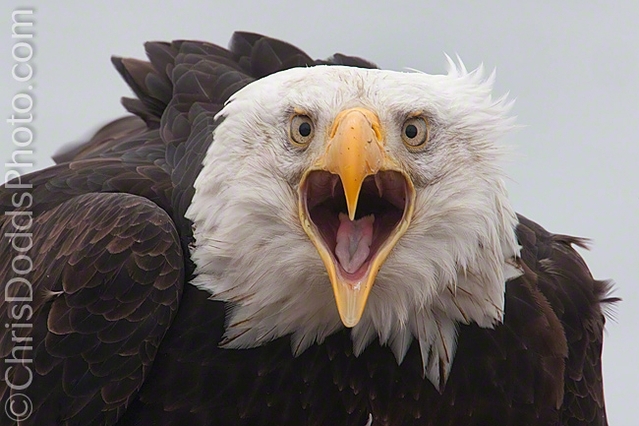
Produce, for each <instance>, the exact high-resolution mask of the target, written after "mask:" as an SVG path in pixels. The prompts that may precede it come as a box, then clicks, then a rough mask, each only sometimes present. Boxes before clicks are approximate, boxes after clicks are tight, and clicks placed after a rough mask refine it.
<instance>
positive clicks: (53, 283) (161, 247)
mask: <svg viewBox="0 0 639 426" xmlns="http://www.w3.org/2000/svg"><path fill="white" fill-rule="evenodd" d="M1 224H2V226H1V229H0V230H1V231H2V233H3V234H5V233H9V232H15V229H14V228H15V224H14V223H12V221H11V220H9V218H8V216H4V217H3V219H2V222H1ZM29 232H30V233H32V235H33V237H32V238H33V239H32V241H33V247H32V248H31V249H30V250H29V256H30V258H31V259H32V262H33V268H32V273H30V274H29V275H28V279H29V282H30V283H32V294H33V298H32V300H29V301H26V302H21V303H17V302H14V303H12V302H11V299H5V298H3V301H2V303H1V304H0V318H1V320H2V323H3V324H4V323H7V324H18V323H20V322H23V323H29V324H32V327H33V329H32V330H30V332H29V333H27V334H26V335H27V336H28V337H29V338H30V339H31V340H30V341H31V342H32V350H29V351H24V352H23V353H22V354H21V355H23V356H24V357H25V358H26V359H30V360H32V362H31V363H28V364H25V365H26V367H28V368H31V369H32V370H31V371H33V374H34V375H33V379H32V385H31V386H29V387H27V388H26V389H25V390H23V391H19V390H11V389H10V388H9V387H8V386H7V383H5V382H2V383H0V395H2V404H3V406H4V403H5V402H6V401H7V399H8V398H9V397H10V396H11V395H13V394H15V393H17V392H23V393H25V394H26V395H27V396H28V397H29V398H30V399H31V401H33V403H34V408H35V412H34V414H33V415H32V416H31V417H30V418H29V419H28V420H27V421H26V422H25V423H21V424H25V425H26V424H31V425H49V424H65V425H67V424H69V425H79V424H83V425H89V424H114V423H115V421H116V420H117V418H118V417H119V416H121V415H122V413H123V412H124V411H125V409H126V406H127V405H128V404H129V402H130V401H131V399H132V398H133V397H134V396H135V394H136V393H137V391H138V390H139V389H140V387H141V386H142V384H143V382H144V380H145V378H146V376H147V375H148V373H149V370H150V368H151V364H152V362H153V359H154V357H155V354H156V351H157V349H158V346H159V344H160V342H161V340H162V337H163V335H164V333H165V332H166V330H167V329H168V327H169V325H170V324H171V321H172V319H173V317H174V316H175V313H176V311H177V307H178V302H179V299H180V294H181V291H182V285H183V273H184V271H183V269H184V261H183V259H182V250H181V246H180V244H179V239H178V236H177V232H176V231H175V228H174V226H173V222H172V221H171V219H170V218H169V217H168V215H167V214H166V213H165V212H164V211H163V210H161V209H160V208H158V207H157V205H155V204H154V203H152V202H151V201H149V200H147V199H145V198H142V197H139V196H134V195H129V194H85V195H80V196H77V197H71V198H70V199H69V200H68V201H65V202H63V203H61V204H59V205H58V206H55V207H53V208H51V209H49V210H47V211H46V212H44V213H42V214H39V215H37V216H36V217H34V220H33V224H32V226H30V227H29ZM2 244H3V246H5V245H8V240H7V239H4V240H3V242H2ZM19 244H21V243H19ZM2 253H3V256H2V259H1V262H0V275H1V276H2V277H3V279H5V280H8V281H10V280H11V279H13V278H16V277H19V275H17V274H16V273H15V270H14V268H13V266H12V260H13V258H14V256H10V253H12V250H11V247H3V248H2ZM13 253H15V252H13ZM13 287H15V291H9V294H10V295H11V296H13V297H14V298H15V297H16V296H27V295H28V294H27V293H28V292H27V291H26V290H27V287H28V285H27V284H24V285H20V286H18V285H16V286H13ZM24 306H29V307H30V309H33V316H32V317H30V318H26V317H25V318H22V321H18V318H16V317H15V309H16V308H19V307H24ZM16 330H18V331H20V332H22V331H24V330H21V329H16ZM15 346H16V342H15V341H12V339H11V335H10V334H3V335H2V338H1V340H0V352H1V354H2V357H3V358H8V357H12V355H11V351H12V350H13V349H14V348H15ZM25 371H26V370H24V368H22V369H21V368H14V369H13V370H11V371H9V372H8V377H9V378H10V380H12V381H13V383H21V382H20V380H22V379H23V377H21V375H24V374H25ZM0 424H3V425H4V424H12V423H11V422H9V419H8V418H7V417H6V416H2V420H0Z"/></svg>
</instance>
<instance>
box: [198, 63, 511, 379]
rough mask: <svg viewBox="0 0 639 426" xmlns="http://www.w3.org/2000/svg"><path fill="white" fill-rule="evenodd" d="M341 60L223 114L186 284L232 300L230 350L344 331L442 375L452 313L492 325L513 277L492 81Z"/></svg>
mask: <svg viewBox="0 0 639 426" xmlns="http://www.w3.org/2000/svg"><path fill="white" fill-rule="evenodd" d="M449 62H450V69H449V72H448V73H447V74H446V75H428V74H423V73H417V72H410V73H403V72H393V71H386V70H369V69H359V68H351V67H342V66H316V67H311V68H294V69H290V70H287V71H282V72H279V73H276V74H273V75H271V76H268V77H265V78H263V79H260V80H258V81H255V82H253V83H251V84H249V85H248V86H246V87H245V88H243V89H242V90H240V91H238V92H237V93H236V94H235V95H233V96H232V97H231V99H230V100H229V101H228V103H227V104H226V105H225V107H224V109H223V110H222V111H221V112H220V113H219V114H218V116H217V117H216V119H217V120H218V123H219V124H218V125H217V127H216V129H215V131H214V140H213V143H212V144H211V146H210V148H209V150H208V152H207V155H206V158H205V161H204V164H203V169H202V171H201V173H200V175H199V176H198V178H197V180H196V182H195V195H194V197H193V201H192V204H191V206H190V208H189V210H188V212H187V217H188V218H189V219H190V220H192V222H193V224H194V225H193V226H194V237H195V244H194V246H193V249H192V257H193V260H194V262H195V264H196V271H195V273H196V275H197V276H196V278H195V279H194V281H193V283H194V284H195V285H197V286H198V287H199V288H201V289H205V290H207V291H209V292H210V293H211V294H212V296H211V297H212V298H213V299H215V300H220V301H224V302H227V303H228V306H229V311H228V314H227V320H226V331H225V339H224V341H223V342H222V345H223V346H224V347H228V348H246V347H254V346H258V345H261V344H264V343H266V342H268V341H270V340H273V339H275V338H278V337H280V336H284V335H289V334H290V335H291V342H292V350H293V352H294V353H295V354H299V353H301V352H302V351H303V350H304V349H306V348H307V347H308V346H309V345H311V344H313V343H315V342H318V343H321V342H322V341H323V340H324V339H325V338H326V337H327V336H328V335H330V334H331V333H334V332H335V331H337V330H339V329H341V328H342V327H348V328H351V330H350V334H351V338H352V341H353V349H354V353H355V354H356V355H358V354H360V353H361V352H362V351H363V350H364V349H365V348H366V346H367V345H368V344H369V343H370V342H371V341H372V340H373V339H375V338H378V339H379V341H380V343H381V344H386V345H389V346H390V347H391V349H392V351H393V353H394V354H395V357H396V359H397V361H398V362H401V361H402V359H403V357H404V355H405V354H406V351H407V350H408V347H409V346H410V344H411V342H412V341H413V340H414V339H415V340H417V341H418V342H419V346H420V349H421V354H422V361H423V367H424V374H425V375H426V376H428V378H429V379H430V380H431V381H433V383H435V384H437V385H439V384H440V383H441V382H442V380H444V381H445V379H446V376H447V374H448V372H449V370H450V366H451V363H452V358H453V354H454V351H455V346H456V336H457V328H458V324H460V323H462V324H468V323H471V322H475V323H477V324H478V325H480V326H482V327H493V326H494V325H496V324H497V323H499V322H500V321H501V320H502V317H503V306H504V290H505V282H506V281H507V280H508V279H510V278H513V277H515V276H518V275H519V274H520V272H519V270H518V269H517V267H516V257H517V256H518V253H519V247H518V244H517V240H516V237H515V233H514V229H515V226H516V223H517V218H516V216H515V213H514V211H513V210H512V208H511V206H510V204H509V202H508V199H507V194H506V191H505V188H504V184H503V174H502V173H501V171H500V168H499V163H500V159H501V156H502V149H500V148H499V147H498V146H497V145H496V144H495V141H496V140H497V138H499V136H501V135H502V134H503V133H504V132H505V131H506V130H508V129H510V128H511V127H512V126H513V119H512V118H510V117H509V116H508V115H507V113H508V111H509V109H510V105H511V103H510V102H508V101H507V100H506V99H505V98H501V99H498V100H493V99H492V98H491V89H492V81H493V75H491V76H490V77H489V78H487V79H485V78H484V77H483V76H482V71H481V69H478V70H475V71H473V72H467V71H466V69H465V68H464V67H463V65H461V64H460V65H455V64H454V63H453V62H452V61H449Z"/></svg>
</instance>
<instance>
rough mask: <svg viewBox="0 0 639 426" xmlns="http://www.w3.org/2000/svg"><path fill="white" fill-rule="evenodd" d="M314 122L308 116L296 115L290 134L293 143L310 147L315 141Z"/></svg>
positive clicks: (292, 119)
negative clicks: (313, 140)
mask: <svg viewBox="0 0 639 426" xmlns="http://www.w3.org/2000/svg"><path fill="white" fill-rule="evenodd" d="M313 133H314V129H313V120H311V118H310V117H309V116H308V115H301V114H299V115H294V116H293V118H291V129H290V130H289V134H290V136H291V141H293V143H294V144H297V145H304V146H305V145H308V143H309V142H310V141H311V139H313Z"/></svg>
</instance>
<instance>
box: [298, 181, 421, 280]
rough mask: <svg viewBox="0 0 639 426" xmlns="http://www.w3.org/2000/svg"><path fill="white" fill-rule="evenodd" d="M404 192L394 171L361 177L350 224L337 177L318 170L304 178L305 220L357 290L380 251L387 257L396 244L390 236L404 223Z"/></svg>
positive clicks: (403, 183)
mask: <svg viewBox="0 0 639 426" xmlns="http://www.w3.org/2000/svg"><path fill="white" fill-rule="evenodd" d="M409 188H410V187H409V185H408V183H407V178H406V177H405V176H404V175H403V174H402V173H400V172H397V171H390V170H386V171H379V172H377V173H376V174H374V175H372V176H367V177H366V178H365V179H364V181H363V183H362V187H361V190H360V193H359V199H358V202H357V209H356V211H355V215H354V218H353V220H351V219H350V218H349V215H348V209H347V205H346V196H345V194H344V188H343V185H342V182H341V180H340V177H339V176H338V175H336V174H332V173H329V172H327V171H323V170H315V171H312V172H310V173H309V174H308V176H307V177H306V179H305V180H304V182H303V183H302V188H301V198H302V199H301V201H302V204H303V208H304V210H305V213H306V214H305V216H306V217H307V218H308V219H309V220H310V222H311V229H312V230H313V231H314V233H315V234H316V236H318V237H319V240H320V242H321V244H322V245H323V246H324V247H323V248H324V249H325V250H326V252H328V254H330V256H331V258H332V260H333V264H334V265H335V266H336V272H337V274H338V275H339V276H341V278H342V279H344V281H346V282H349V283H352V284H353V285H357V284H358V283H359V282H361V281H362V279H363V278H364V277H365V276H366V275H368V273H369V272H370V271H369V270H370V268H371V265H372V263H373V260H374V259H375V258H376V257H378V256H379V254H380V252H382V251H385V252H386V255H387V254H388V253H387V252H388V251H390V248H391V247H392V245H394V243H395V242H396V240H397V238H392V237H393V236H394V235H395V234H397V233H398V230H399V228H400V224H401V223H402V222H406V216H407V212H408V210H409V208H408V206H409V198H410V197H409V190H410V189H409ZM398 237H399V236H398ZM389 246H390V247H389ZM384 257H385V256H384Z"/></svg>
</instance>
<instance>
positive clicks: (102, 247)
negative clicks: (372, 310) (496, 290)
mask: <svg viewBox="0 0 639 426" xmlns="http://www.w3.org/2000/svg"><path fill="white" fill-rule="evenodd" d="M146 49H147V53H148V56H149V59H150V62H142V61H137V60H129V59H118V58H116V59H114V61H113V62H114V64H115V66H116V68H117V69H118V71H119V72H120V73H121V74H122V75H123V77H124V78H125V80H126V81H127V83H128V84H129V85H130V86H131V88H132V89H133V91H134V92H135V94H136V96H137V99H125V100H124V101H123V103H124V105H125V107H126V108H127V109H128V110H129V111H130V112H132V113H133V114H135V115H136V116H131V117H127V118H123V119H120V120H117V121H115V122H113V123H110V124H108V125H107V126H105V127H104V128H103V129H102V130H100V131H99V132H98V133H97V134H96V135H95V136H94V137H93V138H92V139H91V140H90V141H88V142H87V143H85V144H83V145H81V146H77V147H75V148H73V149H71V150H67V151H66V152H64V153H62V154H59V155H58V156H57V157H56V162H57V163H58V164H57V165H56V166H54V167H51V168H49V169H46V170H42V171H39V172H36V173H33V174H31V175H29V176H27V177H23V178H22V181H23V182H28V183H29V184H31V185H32V186H33V187H32V188H31V189H29V190H28V192H29V193H30V194H31V196H32V200H31V201H32V202H31V203H28V204H24V205H22V207H20V208H17V207H16V198H19V197H20V194H21V193H24V192H25V191H27V190H25V189H11V188H6V187H3V188H2V189H1V191H0V204H1V205H2V207H3V208H4V209H5V210H15V211H17V210H23V211H29V212H31V215H32V217H33V223H32V225H31V227H30V231H29V232H32V235H33V247H32V248H31V250H30V251H29V253H30V256H31V257H32V259H33V268H32V272H31V273H30V274H29V275H28V279H29V280H30V282H31V283H32V285H33V300H32V301H30V302H28V304H29V305H30V306H31V307H32V308H33V312H32V315H31V316H29V317H28V318H27V317H26V316H25V317H24V318H22V319H23V320H28V322H29V323H31V324H33V329H32V330H27V331H24V330H20V331H19V332H18V333H17V334H16V333H14V334H12V333H11V332H10V330H9V329H7V330H6V331H3V333H2V337H1V339H0V353H1V355H2V357H3V358H5V359H6V358H8V357H14V358H16V357H17V358H20V357H23V358H25V359H32V360H33V362H29V363H27V364H25V365H26V366H29V367H30V368H31V369H32V371H33V373H34V376H33V382H32V384H31V386H29V387H28V388H27V389H25V390H23V391H17V390H12V389H11V388H10V387H9V386H8V385H7V383H6V382H1V383H0V396H2V404H3V405H4V404H5V403H6V401H7V400H8V399H9V398H10V396H11V395H12V394H15V393H17V392H24V393H25V394H26V395H28V396H29V398H30V399H31V400H32V401H33V403H34V407H35V411H34V413H33V414H32V416H31V417H29V419H27V420H26V421H24V422H23V423H20V424H24V425H39V426H40V425H57V424H64V425H90V424H96V425H98V424H99V425H102V424H117V425H157V426H162V425H181V424H188V425H202V426H204V425H270V424H278V425H304V424H308V425H329V424H331V425H356V426H363V425H364V424H366V422H367V421H368V418H369V414H372V416H373V419H374V423H373V424H375V425H518V426H521V425H583V424H589V425H606V424H607V423H606V416H605V408H604V398H603V385H602V378H601V346H602V336H603V327H604V316H603V313H602V303H607V302H611V301H612V299H606V297H607V293H608V290H609V288H608V284H607V283H605V282H601V281H596V280H594V279H593V278H592V276H591V274H590V272H589V270H588V268H587V267H586V265H585V264H584V262H583V260H582V259H581V257H580V256H579V255H578V253H577V252H576V251H575V250H574V248H573V247H572V246H573V245H575V244H577V245H579V244H581V241H580V240H579V239H576V238H572V237H567V236H561V235H553V234H550V233H548V232H546V231H545V230H544V229H543V228H541V227H540V226H539V225H537V224H535V223H534V222H531V221H529V220H528V219H526V218H524V217H520V225H519V227H518V229H517V235H518V238H519V242H520V244H521V245H522V247H523V249H522V256H521V263H522V266H523V268H524V272H525V273H524V275H523V276H521V277H520V278H517V279H515V280H513V281H511V282H509V283H508V284H507V287H506V288H507V290H506V307H505V319H504V323H503V324H502V325H499V326H497V327H496V328H495V329H494V330H489V329H482V328H480V327H478V326H475V325H469V326H462V327H461V329H460V334H459V343H458V348H457V353H456V356H455V360H454V363H453V367H452V371H451V373H450V377H449V379H448V382H447V383H446V386H445V388H444V389H443V391H442V392H441V393H440V392H439V391H437V390H436V389H435V388H434V387H433V385H432V384H431V383H430V382H429V381H428V380H426V379H424V378H423V377H422V374H421V372H422V363H421V357H420V354H419V349H418V347H417V346H416V344H413V346H412V347H411V348H410V349H409V351H408V354H407V355H406V358H405V359H404V361H403V363H402V364H401V365H399V366H398V365H397V363H396V361H395V359H394V357H393V355H392V353H391V351H390V350H389V349H388V348H387V347H382V346H379V344H377V343H373V344H371V345H370V346H369V347H368V348H367V349H366V350H365V351H364V353H363V354H361V355H360V356H359V357H355V356H354V355H353V354H352V349H351V348H352V344H351V342H350V337H349V331H346V330H345V331H342V332H339V333H337V334H335V335H333V336H331V337H329V338H328V339H327V340H326V341H325V342H324V343H323V344H321V345H313V346H312V347H311V348H309V349H308V350H306V351H305V352H303V353H302V354H301V355H300V356H299V357H297V358H295V357H293V356H292V355H291V350H290V341H289V339H288V338H287V337H285V338H280V339H278V340H275V341H273V342H270V343H268V344H266V345H264V346H262V347H259V348H254V349H249V350H224V349H220V348H219V346H218V345H219V342H220V340H221V338H222V334H223V327H224V313H225V307H224V304H223V303H222V302H215V301H211V300H209V299H208V297H209V295H208V294H207V293H205V292H204V291H202V290H198V289H197V288H195V287H194V286H192V285H189V284H188V281H189V280H190V278H191V277H192V271H193V265H192V263H191V261H190V259H189V256H188V246H189V244H190V243H191V242H192V238H193V237H192V233H191V224H190V222H189V221H188V220H186V219H185V218H184V213H185V211H186V209H187V207H188V206H189V204H190V201H191V198H192V196H193V182H194V180H195V178H196V177H197V175H198V173H199V170H200V166H199V165H200V164H201V163H202V158H203V156H204V153H205V151H206V149H207V147H208V146H209V144H210V143H212V142H213V141H212V130H213V129H214V127H215V126H216V123H215V122H214V120H213V116H214V115H215V113H216V112H218V111H219V110H220V109H221V107H222V105H223V103H224V102H225V101H226V100H227V99H228V97H229V96H230V95H231V94H233V93H234V92H235V91H237V90H238V89H240V88H241V87H243V86H245V85H246V84H248V83H250V82H251V81H253V80H255V79H257V78H261V77H263V76H265V75H268V74H270V73H274V72H277V71H279V70H282V69H286V68H290V67H294V66H311V65H316V64H323V63H329V64H344V65H351V66H360V67H374V65H373V64H371V63H370V62H368V61H364V60H361V59H359V58H354V57H348V56H344V55H339V54H336V55H335V56H334V57H332V58H330V59H329V60H327V61H315V60H312V59H311V58H310V57H309V56H308V55H306V54H305V53H304V52H302V51H300V50H299V49H297V48H295V47H293V46H291V45H289V44H286V43H283V42H280V41H277V40H273V39H269V38H266V37H262V36H258V35H255V34H248V33H237V34H235V35H234V37H233V39H232V41H231V44H230V48H229V50H227V49H223V48H221V47H218V46H215V45H212V44H208V43H202V42H191V41H179V42H173V43H170V44H169V43H148V44H147V45H146ZM0 221H1V222H0V225H1V227H2V229H1V230H2V232H3V235H4V234H6V233H10V232H15V229H14V228H15V223H14V222H12V221H11V216H6V215H5V216H3V217H2V218H1V219H0ZM11 242H12V240H11V239H9V238H3V239H2V241H1V242H0V244H2V251H1V253H2V255H1V257H0V274H1V276H2V278H3V281H4V283H8V282H9V281H10V280H11V279H12V278H15V277H16V276H17V274H16V273H15V271H14V270H13V267H12V256H11V251H12V249H11V247H10V244H11ZM25 291H26V290H25V286H23V288H22V289H19V288H18V286H14V288H12V289H11V291H9V292H8V293H6V294H8V295H9V296H14V297H17V296H28V294H27V293H25ZM22 303H23V304H24V303H26V302H22ZM14 309H16V303H15V302H14V303H11V302H9V301H7V300H6V297H5V298H3V300H2V302H0V317H1V318H2V320H3V321H2V322H3V323H7V324H9V325H10V324H12V323H16V322H17V318H16V313H15V310H14ZM20 333H22V334H20ZM19 337H23V338H26V339H29V340H26V341H28V342H30V345H28V346H29V348H30V349H29V348H22V349H23V350H16V349H15V348H16V346H19V345H18V344H17V343H16V341H18V340H17V338H19ZM12 351H13V352H12ZM7 366H8V364H6V363H5V364H4V367H3V371H6V370H7ZM7 374H8V377H9V378H10V379H11V381H12V382H14V383H17V382H20V380H22V381H24V380H25V379H26V376H24V375H25V374H27V373H26V370H25V369H20V368H14V369H13V370H10V371H9V372H7ZM13 424H15V423H14V422H12V421H10V420H9V419H8V418H6V417H2V418H1V420H0V425H13Z"/></svg>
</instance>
